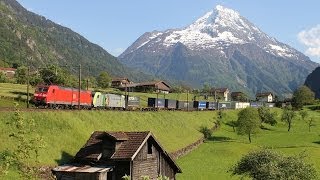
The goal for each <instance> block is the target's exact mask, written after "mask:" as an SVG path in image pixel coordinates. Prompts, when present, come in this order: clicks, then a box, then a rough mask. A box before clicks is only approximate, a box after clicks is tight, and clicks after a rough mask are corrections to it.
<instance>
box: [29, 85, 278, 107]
mask: <svg viewBox="0 0 320 180" xmlns="http://www.w3.org/2000/svg"><path fill="white" fill-rule="evenodd" d="M33 102H34V104H35V106H36V107H44V108H51V109H78V108H80V109H117V110H146V111H155V110H161V109H164V110H182V111H194V110H218V109H242V108H246V107H249V106H251V107H261V106H264V105H267V106H269V107H273V104H272V103H269V104H263V103H260V102H252V103H248V102H210V101H180V100H174V99H162V98H148V103H147V107H141V106H140V98H139V97H136V96H124V95H118V94H108V93H102V92H94V91H85V90H80V91H79V89H75V88H68V87H62V86H57V85H39V86H37V87H36V89H35V93H34V97H33Z"/></svg>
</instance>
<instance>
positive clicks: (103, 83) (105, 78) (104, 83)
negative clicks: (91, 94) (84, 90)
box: [97, 72, 111, 88]
mask: <svg viewBox="0 0 320 180" xmlns="http://www.w3.org/2000/svg"><path fill="white" fill-rule="evenodd" d="M97 82H98V86H99V87H101V88H107V87H109V84H110V83H111V77H110V76H109V74H108V73H107V72H102V73H100V75H99V76H98V78H97Z"/></svg>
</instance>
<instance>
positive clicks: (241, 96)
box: [231, 92, 248, 102]
mask: <svg viewBox="0 0 320 180" xmlns="http://www.w3.org/2000/svg"><path fill="white" fill-rule="evenodd" d="M231 100H232V101H241V102H246V101H247V100H248V99H247V95H246V94H245V93H243V92H232V93H231Z"/></svg>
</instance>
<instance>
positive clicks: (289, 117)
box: [281, 106, 295, 131]
mask: <svg viewBox="0 0 320 180" xmlns="http://www.w3.org/2000/svg"><path fill="white" fill-rule="evenodd" d="M294 117H295V112H294V111H293V109H292V106H286V107H285V108H284V109H283V111H282V117H281V120H282V121H284V122H285V123H286V124H287V125H288V131H290V129H291V125H292V121H293V118H294Z"/></svg>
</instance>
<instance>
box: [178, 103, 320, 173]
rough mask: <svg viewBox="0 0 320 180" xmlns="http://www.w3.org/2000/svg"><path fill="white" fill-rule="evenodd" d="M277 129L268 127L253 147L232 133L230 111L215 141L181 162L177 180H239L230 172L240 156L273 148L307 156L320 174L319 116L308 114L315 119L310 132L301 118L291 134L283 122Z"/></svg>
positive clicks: (209, 142) (318, 113)
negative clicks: (260, 149) (261, 149)
mask: <svg viewBox="0 0 320 180" xmlns="http://www.w3.org/2000/svg"><path fill="white" fill-rule="evenodd" d="M276 111H277V112H278V124H277V125H276V126H274V127H272V126H267V125H265V127H266V129H265V130H260V132H259V133H258V134H256V135H254V136H253V138H252V143H251V144H250V143H249V141H248V138H247V136H239V135H237V134H236V133H235V132H233V129H232V127H230V126H228V125H226V122H227V121H229V120H232V119H235V118H236V117H235V113H234V111H230V112H228V114H227V117H226V118H225V119H224V120H223V122H222V123H221V126H220V128H219V130H217V131H216V132H214V133H213V138H212V139H210V140H208V141H206V142H205V143H204V144H202V145H201V146H200V147H199V148H198V149H196V150H194V151H193V152H191V153H189V154H188V155H186V156H184V157H182V158H180V159H178V164H179V165H180V166H181V168H182V169H183V173H182V174H179V175H178V179H240V178H241V177H240V176H231V173H229V172H228V170H229V169H230V168H231V167H232V166H233V165H234V164H235V163H236V162H237V161H238V160H240V158H241V156H242V155H244V154H246V153H248V152H249V151H252V150H255V149H259V148H271V149H273V150H275V151H278V152H281V153H284V154H286V155H298V154H300V153H304V155H306V161H307V162H309V163H312V164H313V165H314V166H315V167H316V169H317V170H318V174H319V173H320V171H319V170H320V158H319V157H320V136H319V135H320V112H316V111H309V113H310V115H311V116H312V117H314V118H315V120H316V122H315V125H316V126H313V127H311V132H309V130H308V125H307V123H306V122H303V121H302V120H301V119H300V117H299V116H297V117H296V119H295V120H294V124H293V127H292V129H291V130H290V132H288V131H287V126H286V124H284V123H283V122H281V121H280V115H281V111H280V110H279V109H277V110H276ZM319 175H320V174H319Z"/></svg>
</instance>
